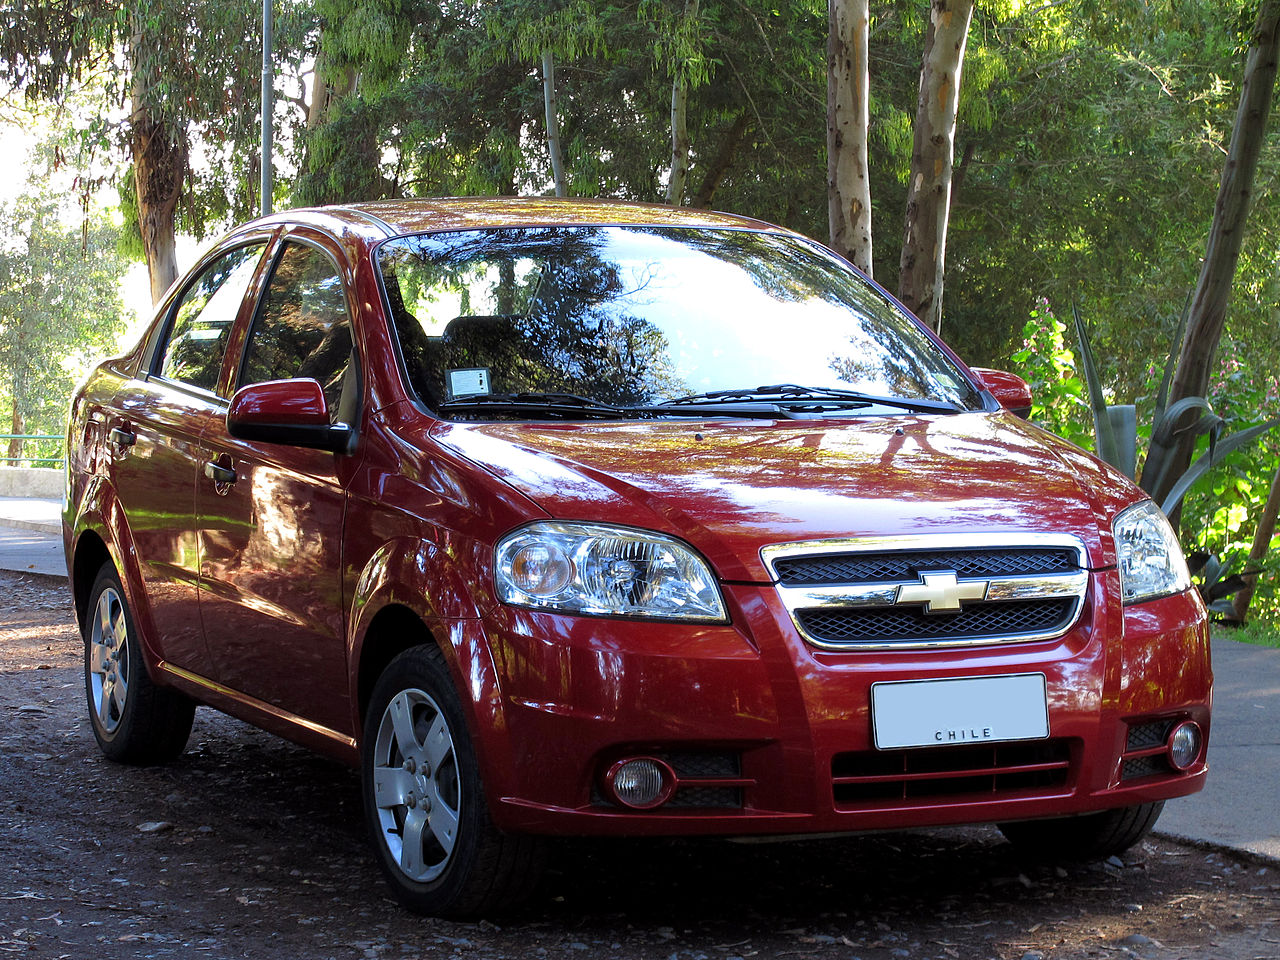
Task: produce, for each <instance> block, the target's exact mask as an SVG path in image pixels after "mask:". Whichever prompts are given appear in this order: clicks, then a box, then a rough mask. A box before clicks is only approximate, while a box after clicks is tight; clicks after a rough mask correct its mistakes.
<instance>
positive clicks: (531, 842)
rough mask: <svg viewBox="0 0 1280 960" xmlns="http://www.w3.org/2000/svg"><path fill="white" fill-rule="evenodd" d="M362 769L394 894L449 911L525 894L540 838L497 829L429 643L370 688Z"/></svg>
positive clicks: (493, 908)
mask: <svg viewBox="0 0 1280 960" xmlns="http://www.w3.org/2000/svg"><path fill="white" fill-rule="evenodd" d="M361 752H362V756H361V771H362V778H361V779H362V781H363V789H364V809H365V819H366V822H367V823H368V827H369V833H370V837H371V839H372V841H373V846H374V849H375V850H376V852H377V857H378V864H379V866H381V868H382V872H383V874H384V875H385V876H386V879H387V882H388V883H389V884H390V885H391V889H392V890H393V891H394V893H395V896H396V899H398V900H399V901H400V903H401V904H403V905H404V906H405V907H407V908H409V909H410V910H413V911H415V912H417V913H424V914H428V915H430V916H436V917H446V918H451V919H464V918H474V917H478V916H481V915H485V914H492V913H495V912H498V911H500V910H501V909H502V908H504V907H508V906H511V905H514V904H515V903H518V902H519V901H520V900H523V899H525V898H526V897H527V896H528V895H529V894H530V893H531V892H532V890H533V888H534V887H535V886H536V884H537V881H538V879H539V877H540V876H541V873H542V868H543V864H544V859H545V858H544V856H543V849H542V843H541V841H540V840H539V839H538V838H535V837H527V836H516V835H511V834H504V833H502V832H501V831H499V830H498V829H497V828H496V827H494V825H493V822H492V820H491V819H490V818H489V809H488V805H487V802H486V800H485V797H484V788H483V785H482V784H481V782H480V773H479V768H478V765H477V763H476V755H475V750H474V748H473V747H472V744H471V739H470V735H469V733H468V732H467V725H466V721H465V719H464V717H463V713H462V708H461V705H460V703H459V700H458V695H457V692H456V691H455V689H454V686H453V681H452V680H451V679H450V677H449V672H448V668H447V667H446V665H445V662H444V656H443V655H442V654H441V652H440V650H439V649H438V648H436V647H434V646H422V647H415V648H413V649H411V650H406V651H405V652H404V653H401V654H400V655H399V656H397V657H396V658H395V659H394V660H392V661H391V663H390V664H389V665H388V666H387V668H386V670H385V671H383V673H382V676H381V677H380V678H379V679H378V682H377V684H376V685H375V687H374V690H373V695H372V698H371V700H370V703H369V710H368V713H367V714H366V718H365V726H364V741H363V744H362V749H361Z"/></svg>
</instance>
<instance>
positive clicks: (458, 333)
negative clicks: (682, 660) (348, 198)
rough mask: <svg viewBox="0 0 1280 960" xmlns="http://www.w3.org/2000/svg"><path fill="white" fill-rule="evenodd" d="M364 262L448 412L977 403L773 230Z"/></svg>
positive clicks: (830, 409)
mask: <svg viewBox="0 0 1280 960" xmlns="http://www.w3.org/2000/svg"><path fill="white" fill-rule="evenodd" d="M379 266H380V268H381V271H382V277H383V282H384V284H385V288H386V292H387V299H388V302H389V304H390V307H391V314H392V321H393V323H394V325H395V327H396V331H397V334H398V336H399V340H400V349H401V355H402V358H403V361H404V368H405V372H406V374H407V376H408V378H409V381H410V383H411V385H412V386H413V388H414V389H415V390H416V391H417V392H418V394H419V395H420V397H421V398H422V400H423V401H424V402H425V403H426V404H427V406H428V407H430V408H432V409H433V410H438V411H442V412H443V413H445V414H446V415H447V416H450V417H457V418H463V419H476V418H482V419H493V418H512V417H516V418H528V417H536V416H538V415H539V414H538V409H537V408H539V407H541V408H542V409H543V410H545V411H554V413H553V414H552V415H554V416H557V417H561V418H566V417H567V418H570V419H577V418H582V417H588V416H601V415H617V416H639V415H647V416H653V415H672V416H676V415H694V414H699V415H724V416H732V415H737V414H738V413H739V412H740V411H749V412H750V413H755V414H759V413H760V412H761V411H764V412H766V413H769V414H770V415H777V413H778V412H779V411H780V410H781V411H783V412H784V415H793V416H823V415H826V416H830V415H837V414H838V413H839V412H840V411H844V415H849V412H850V411H852V413H853V414H861V413H862V412H864V411H868V409H869V408H870V410H871V411H872V412H874V413H875V414H877V415H879V414H886V413H901V412H904V411H907V410H914V411H917V412H919V411H931V412H936V411H939V410H948V411H954V410H957V409H977V408H980V407H981V401H980V399H979V395H978V394H977V393H976V392H975V391H974V390H973V388H972V387H971V386H970V385H969V383H968V382H967V381H966V380H965V378H964V377H963V376H962V375H961V373H960V371H959V369H958V368H957V367H956V366H955V364H953V363H952V362H951V361H950V360H949V359H948V358H947V356H946V355H945V354H944V353H943V352H942V351H941V350H939V349H938V348H937V346H936V345H935V344H934V343H933V342H932V341H930V340H929V338H928V337H927V336H925V334H924V333H923V332H922V331H921V330H920V329H919V328H918V327H917V326H916V325H915V324H914V323H913V322H912V321H911V320H910V319H909V318H908V317H906V316H904V315H903V314H902V313H901V311H899V310H898V309H897V308H895V307H894V306H893V305H892V304H891V303H890V302H889V301H888V300H887V299H886V298H885V297H884V296H883V294H881V293H879V292H878V291H877V290H876V289H875V288H874V287H873V286H871V285H870V284H868V283H867V282H866V281H865V280H863V279H862V278H861V277H860V276H858V275H857V274H856V273H854V271H852V270H851V269H849V267H848V266H847V265H845V264H843V263H842V262H841V261H839V260H838V259H836V258H834V257H833V256H831V255H829V254H827V253H825V252H824V251H822V250H821V249H819V248H817V247H816V246H812V245H810V244H808V243H806V242H804V241H802V240H799V239H796V238H793V237H789V236H785V235H778V234H771V233H761V232H754V231H747V230H724V229H706V228H673V227H639V226H627V227H533V228H506V229H491V230H476V231H466V232H457V233H439V234H428V235H422V236H412V237H402V238H398V239H395V240H391V241H388V242H387V243H386V244H385V245H383V247H382V248H381V249H380V251H379ZM881 399H885V400H888V401H890V402H887V403H885V402H879V401H880V400H881ZM904 400H915V401H920V402H918V403H914V404H913V403H904V402H902V401H904ZM664 405H670V409H667V407H665V406H664ZM655 407H656V408H659V409H657V410H655V409H653V408H655ZM721 408H723V412H722V413H719V412H718V411H719V410H720V409H721Z"/></svg>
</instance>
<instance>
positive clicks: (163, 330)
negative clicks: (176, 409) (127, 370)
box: [138, 234, 273, 403]
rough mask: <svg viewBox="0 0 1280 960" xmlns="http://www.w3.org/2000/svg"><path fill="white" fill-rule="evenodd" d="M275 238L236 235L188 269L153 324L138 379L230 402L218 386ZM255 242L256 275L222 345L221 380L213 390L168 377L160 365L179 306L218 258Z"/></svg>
mask: <svg viewBox="0 0 1280 960" xmlns="http://www.w3.org/2000/svg"><path fill="white" fill-rule="evenodd" d="M272 240H273V236H272V235H271V234H267V235H254V236H251V237H237V238H236V241H235V242H234V243H230V244H228V245H227V246H225V247H217V248H215V249H213V250H210V251H209V252H208V253H207V254H205V255H204V256H203V257H201V258H200V260H199V261H197V262H196V265H195V266H194V267H193V268H192V269H191V271H190V272H189V273H188V275H187V277H186V282H185V283H184V284H183V285H182V286H181V287H179V288H178V290H177V292H176V293H174V294H173V295H172V296H171V297H169V299H168V301H167V302H166V303H165V305H164V307H163V312H164V314H165V316H164V320H163V321H162V322H161V323H157V324H154V326H153V330H154V331H155V332H154V335H153V336H152V338H151V343H150V344H148V346H147V349H146V351H145V352H144V355H143V358H142V363H140V364H139V367H138V379H139V380H145V381H148V382H149V381H152V380H154V381H157V382H159V383H163V384H166V385H168V386H171V387H174V388H176V389H178V390H182V391H184V392H186V393H190V394H192V395H194V396H197V397H203V398H211V399H214V400H217V401H220V402H222V403H226V402H227V398H226V397H224V396H223V395H222V394H221V393H220V392H219V388H220V387H221V386H222V382H223V374H224V373H225V372H226V366H227V358H228V356H229V355H230V354H231V347H232V344H233V343H234V341H235V329H236V326H237V325H238V324H239V323H240V320H241V318H242V317H243V316H244V312H245V305H246V304H247V303H248V302H249V300H250V298H251V296H253V297H254V299H255V300H256V294H254V288H255V286H256V283H255V281H256V279H257V277H258V276H259V274H260V272H261V270H262V264H263V258H264V257H265V255H266V254H267V252H268V251H269V250H270V249H271V246H272ZM254 246H261V248H262V249H261V250H259V251H258V261H257V263H256V264H255V265H254V270H253V275H252V276H251V277H250V278H249V283H248V284H247V285H246V286H245V291H244V294H243V295H242V296H241V298H240V306H239V308H238V309H237V310H236V315H235V319H234V320H233V321H232V327H231V333H230V334H229V335H228V337H227V342H226V345H225V346H224V348H223V354H222V365H221V366H220V367H219V368H218V380H217V383H216V384H215V385H214V388H213V389H212V390H210V389H208V388H206V387H202V386H200V385H199V384H195V383H190V382H189V381H186V380H176V379H174V378H173V377H166V376H165V375H164V374H163V373H161V372H160V370H159V369H158V368H159V367H160V366H161V365H162V361H163V358H164V356H165V351H166V349H167V348H168V346H169V344H170V342H171V337H172V334H173V324H174V321H175V320H176V319H177V314H178V309H179V307H181V305H182V303H183V302H184V301H185V299H186V296H187V294H188V293H190V292H191V289H192V288H193V287H194V286H195V285H196V284H197V283H198V282H199V281H200V278H201V277H203V276H204V275H205V273H206V272H207V271H208V270H209V268H211V267H212V266H213V265H214V264H215V263H217V262H218V261H219V260H221V259H222V258H224V257H226V256H228V255H229V254H232V253H235V252H236V251H238V250H246V249H249V248H250V247H254Z"/></svg>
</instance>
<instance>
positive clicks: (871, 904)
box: [0, 573, 1280, 960]
mask: <svg viewBox="0 0 1280 960" xmlns="http://www.w3.org/2000/svg"><path fill="white" fill-rule="evenodd" d="M0 589H3V590H4V592H5V594H6V595H7V596H8V597H9V602H8V603H7V604H5V607H4V609H3V610H0V957H3V956H6V955H11V956H15V957H39V958H69V960H89V958H91V957H92V958H101V960H125V958H128V960H133V958H144V957H165V958H169V957H173V958H193V957H194V958H200V957H208V958H218V960H221V958H238V957H248V958H254V960H313V958H314V960H325V958H343V960H345V958H374V960H403V958H450V960H452V958H455V957H467V958H472V957H475V958H509V957H518V958H532V960H543V958H546V960H560V958H566V960H577V958H587V960H594V958H610V960H611V958H619V960H632V958H634V960H734V958H743V960H745V958H750V957H759V958H782V957H787V958H801V960H804V958H813V960H916V958H919V960H924V958H938V960H947V958H959V960H969V958H997V960H1049V958H1053V960H1076V958H1094V957H1138V958H1149V960H1173V958H1180V957H1188V958H1189V957H1196V958H1214V960H1261V958H1280V866H1277V865H1269V864H1266V863H1263V862H1260V861H1257V860H1251V859H1247V858H1241V857H1237V856H1234V855H1230V854H1225V853H1221V852H1214V851H1211V850H1204V849H1199V848H1196V847H1191V846H1185V845H1180V844H1176V843H1172V842H1169V841H1166V840H1159V839H1157V840H1150V841H1147V842H1146V843H1144V844H1142V845H1140V846H1139V847H1137V848H1135V849H1134V850H1132V851H1130V853H1129V854H1127V855H1126V856H1125V857H1124V858H1123V860H1121V859H1116V858H1113V859H1112V860H1110V861H1108V862H1105V863H1092V864H1084V865H1078V864H1060V865H1058V864H1047V865H1046V864H1036V863H1031V862H1024V861H1022V860H1020V859H1019V858H1018V857H1017V856H1016V855H1015V854H1014V853H1013V851H1012V850H1011V849H1010V847H1009V846H1008V845H1007V844H1005V843H1004V842H1003V841H1002V840H1001V839H1000V837H999V834H997V833H996V832H995V831H994V830H991V829H985V828H984V829H968V830H961V831H945V832H944V831H937V832H924V833H911V834H881V835H876V836H868V837H854V838H846V839H837V840H809V841H804V842H799V843H782V844H767V845H765V844H749V845H748V844H733V843H727V842H724V841H685V842H674V841H672V842H653V841H650V842H643V843H641V842H627V843H618V842H608V843H605V842H585V841H572V842H565V843H563V844H562V845H561V846H560V847H559V849H558V850H557V854H556V858H555V861H554V866H553V869H552V870H551V872H550V875H549V876H548V878H547V880H546V882H545V883H544V885H543V888H542V890H541V891H540V893H539V895H538V897H537V898H536V899H535V900H534V901H533V902H532V903H530V904H528V905H527V906H525V907H523V908H522V909H521V910H520V911H519V912H518V913H515V914H513V915H510V916H506V917H501V918H495V919H494V920H493V921H492V922H489V921H485V922H481V923H477V924H460V923H448V922H443V921H437V920H429V919H423V918H420V917H416V916H413V915H410V914H408V913H405V912H404V911H402V910H400V909H399V908H398V907H397V906H396V905H395V904H394V903H392V902H391V901H390V900H389V899H388V897H387V896H386V894H385V892H384V888H383V884H382V880H381V878H380V877H379V876H378V873H377V869H376V867H375V865H374V863H373V860H372V857H371V854H370V851H369V849H368V847H367V844H366V841H365V838H364V834H363V828H362V824H361V819H360V808H359V806H360V796H359V785H358V782H357V778H356V776H355V775H354V774H353V773H352V772H351V771H348V770H347V769H345V768H343V767H340V766H338V765H336V764H333V763H331V762H329V761H327V760H324V759H321V758H318V757H315V756H312V755H310V754H308V753H306V752H304V751H303V750H301V749H299V748H297V747H294V746H292V745H290V744H287V743H284V742H282V741H279V740H276V739H274V738H272V737H270V736H267V735H266V734H263V733H260V732H258V731H256V730H254V729H252V728H250V727H247V726H245V725H243V724H241V723H239V722H237V721H234V720H230V719H228V718H226V717H222V716H220V715H218V714H215V713H213V712H212V711H208V710H200V711H198V712H197V714H196V726H195V730H194V731H193V733H192V737H191V742H190V745H189V747H188V750H187V752H186V754H184V755H183V757H182V758H181V759H180V760H179V761H178V762H177V763H174V764H172V765H169V766H165V767H160V768H153V769H136V768H126V767H120V766H116V765H114V764H112V763H110V762H108V761H107V760H105V759H104V758H103V757H102V756H101V755H100V754H99V753H98V750H97V747H96V745H95V743H94V741H93V736H92V733H91V732H90V729H89V724H88V720H87V719H86V718H85V707H84V692H83V686H82V679H81V676H82V675H81V667H80V650H81V647H80V641H79V638H78V635H77V633H76V631H75V628H74V625H73V624H72V620H71V616H70V613H69V609H68V600H67V595H66V586H65V583H64V582H63V581H61V580H55V579H52V578H40V577H35V576H24V575H19V574H3V573H0Z"/></svg>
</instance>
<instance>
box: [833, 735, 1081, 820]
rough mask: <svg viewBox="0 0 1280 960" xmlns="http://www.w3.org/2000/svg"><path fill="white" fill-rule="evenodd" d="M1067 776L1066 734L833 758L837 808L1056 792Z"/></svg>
mask: <svg viewBox="0 0 1280 960" xmlns="http://www.w3.org/2000/svg"><path fill="white" fill-rule="evenodd" d="M1070 777H1071V746H1070V742H1069V741H1067V740H1037V741H1035V742H1032V743H1001V744H990V745H986V746H975V747H944V748H939V749H936V750H934V749H926V750H883V751H881V750H869V751H865V752H860V753H841V754H837V755H836V756H835V757H834V758H833V759H832V762H831V780H832V787H833V792H834V796H835V804H836V807H837V808H850V807H854V808H856V807H874V806H878V805H884V804H892V803H910V802H912V801H914V800H920V801H928V800H936V799H939V798H946V797H953V798H956V799H971V800H982V799H1001V798H1003V797H1007V796H1015V795H1016V796H1021V795H1025V794H1033V793H1056V792H1060V791H1062V790H1063V789H1065V788H1066V786H1067V784H1068V782H1069V781H1070Z"/></svg>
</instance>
